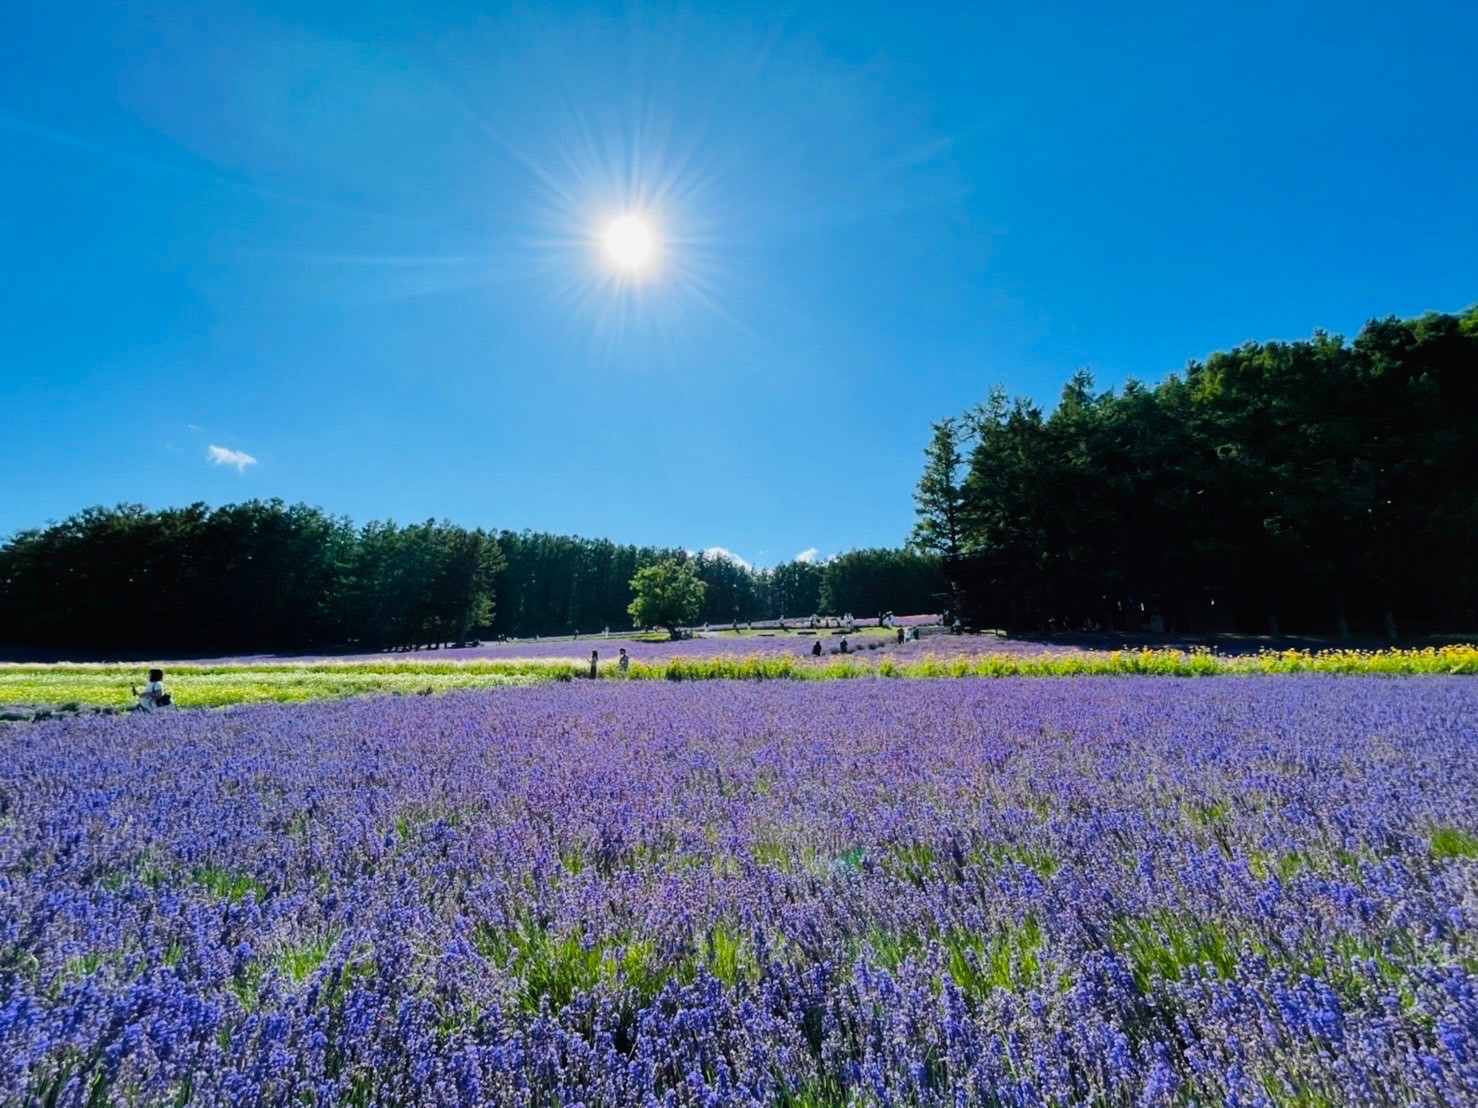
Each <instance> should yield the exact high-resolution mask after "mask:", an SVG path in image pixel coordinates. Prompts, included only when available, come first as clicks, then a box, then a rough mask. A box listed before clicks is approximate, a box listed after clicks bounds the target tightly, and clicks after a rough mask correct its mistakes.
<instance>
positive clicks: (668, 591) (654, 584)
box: [627, 558, 708, 637]
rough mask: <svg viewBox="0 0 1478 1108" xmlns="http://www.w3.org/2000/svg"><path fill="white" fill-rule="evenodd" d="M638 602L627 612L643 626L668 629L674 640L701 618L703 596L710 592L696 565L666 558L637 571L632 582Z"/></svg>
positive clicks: (633, 602) (632, 603) (638, 624)
mask: <svg viewBox="0 0 1478 1108" xmlns="http://www.w3.org/2000/svg"><path fill="white" fill-rule="evenodd" d="M631 588H632V590H633V591H634V592H635V593H636V599H635V600H633V601H632V602H631V605H630V607H629V608H627V611H628V612H630V613H631V618H632V619H633V620H635V621H636V624H637V626H639V627H666V628H668V629H669V630H670V631H671V632H672V634H673V636H674V637H676V636H677V632H678V629H679V628H680V627H682V626H684V625H685V624H691V623H692V622H693V621H694V620H696V619H697V618H698V611H699V609H700V607H701V606H702V604H703V594H704V593H705V592H706V591H707V590H708V586H707V585H705V584H704V583H703V582H702V581H701V580H700V579H699V578H698V568H697V566H695V565H694V564H693V563H692V562H682V561H678V560H677V559H676V558H666V559H664V560H662V561H660V562H658V563H657V564H656V565H654V566H647V567H646V568H645V569H641V570H638V571H637V574H636V576H635V577H633V578H632V579H631Z"/></svg>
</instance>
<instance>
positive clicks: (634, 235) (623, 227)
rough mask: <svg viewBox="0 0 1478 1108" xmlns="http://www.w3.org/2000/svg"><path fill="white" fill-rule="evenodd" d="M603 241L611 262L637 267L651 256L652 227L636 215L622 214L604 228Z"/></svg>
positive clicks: (628, 267) (630, 267)
mask: <svg viewBox="0 0 1478 1108" xmlns="http://www.w3.org/2000/svg"><path fill="white" fill-rule="evenodd" d="M605 243H606V253H607V254H608V255H609V256H610V258H611V260H612V261H613V262H615V263H616V264H617V265H620V266H624V267H626V268H627V269H639V268H641V266H642V265H643V264H645V263H646V262H647V261H648V259H650V258H651V256H652V247H653V242H652V229H651V228H650V227H649V226H648V225H647V223H646V222H645V221H644V220H642V219H639V218H637V217H636V216H631V215H628V216H623V217H621V218H620V219H618V220H616V222H614V223H612V224H611V225H610V226H609V227H608V228H606V235H605Z"/></svg>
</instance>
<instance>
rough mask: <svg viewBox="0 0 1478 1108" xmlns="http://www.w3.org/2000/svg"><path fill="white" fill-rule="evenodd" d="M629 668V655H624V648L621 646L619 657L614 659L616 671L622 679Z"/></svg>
mask: <svg viewBox="0 0 1478 1108" xmlns="http://www.w3.org/2000/svg"><path fill="white" fill-rule="evenodd" d="M630 668H631V655H630V654H628V653H626V648H625V647H624V646H623V647H622V648H621V656H620V657H619V658H617V659H616V669H617V670H619V671H620V673H621V676H622V677H625V676H626V672H627V670H629V669H630Z"/></svg>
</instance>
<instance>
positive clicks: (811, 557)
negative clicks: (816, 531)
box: [791, 546, 821, 562]
mask: <svg viewBox="0 0 1478 1108" xmlns="http://www.w3.org/2000/svg"><path fill="white" fill-rule="evenodd" d="M820 553H821V551H819V550H817V549H816V548H815V547H814V546H808V547H806V549H804V550H802V551H801V552H800V553H799V554H797V555H796V556H795V557H794V558H793V559H791V560H792V561H796V562H814V561H815V560H816V556H817V555H818V554H820Z"/></svg>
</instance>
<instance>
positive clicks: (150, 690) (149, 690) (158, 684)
mask: <svg viewBox="0 0 1478 1108" xmlns="http://www.w3.org/2000/svg"><path fill="white" fill-rule="evenodd" d="M129 688H130V689H132V690H133V695H134V696H136V697H138V700H139V710H140V711H144V712H152V711H153V710H154V709H155V708H168V707H171V706H172V705H173V704H174V698H173V697H171V696H170V695H169V693H168V692H166V691H165V688H164V670H162V669H151V670H150V671H149V683H148V684H147V685H145V686H144V691H143V692H139V689H138V686H137V685H130V686H129Z"/></svg>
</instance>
